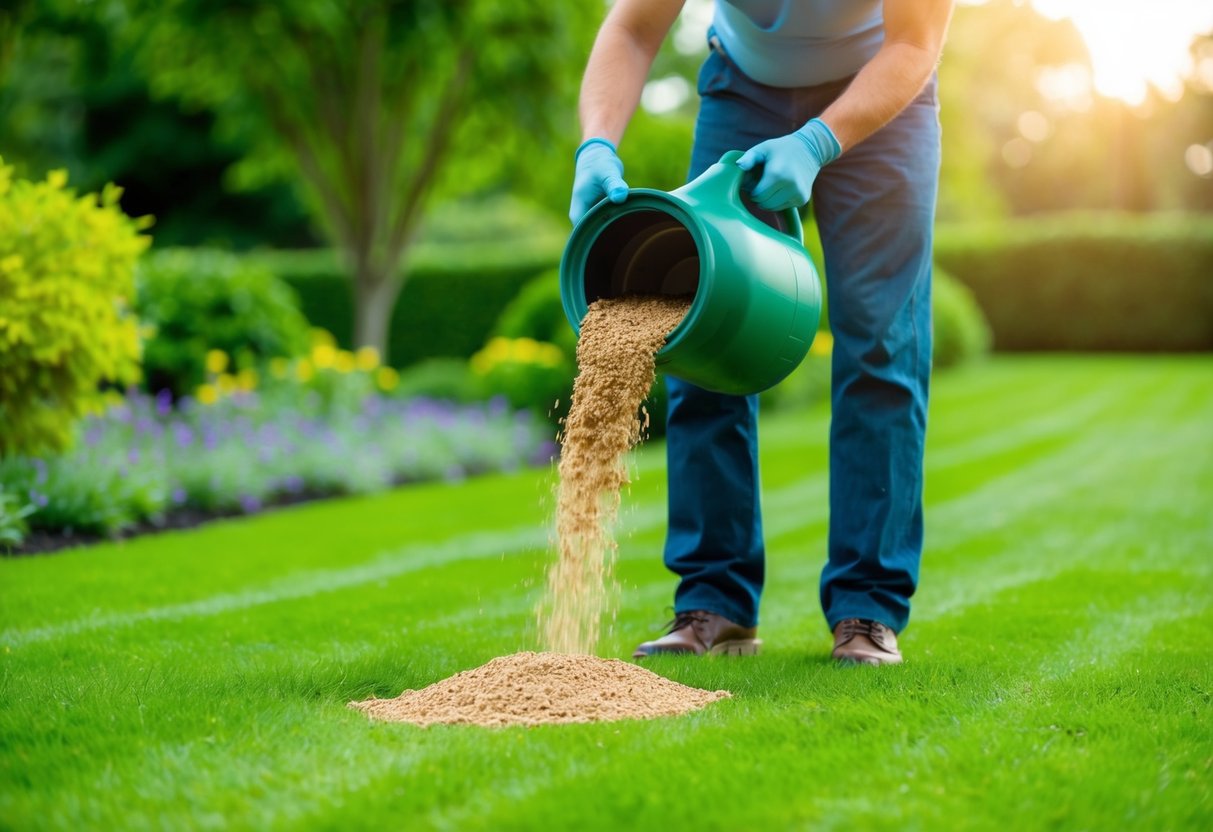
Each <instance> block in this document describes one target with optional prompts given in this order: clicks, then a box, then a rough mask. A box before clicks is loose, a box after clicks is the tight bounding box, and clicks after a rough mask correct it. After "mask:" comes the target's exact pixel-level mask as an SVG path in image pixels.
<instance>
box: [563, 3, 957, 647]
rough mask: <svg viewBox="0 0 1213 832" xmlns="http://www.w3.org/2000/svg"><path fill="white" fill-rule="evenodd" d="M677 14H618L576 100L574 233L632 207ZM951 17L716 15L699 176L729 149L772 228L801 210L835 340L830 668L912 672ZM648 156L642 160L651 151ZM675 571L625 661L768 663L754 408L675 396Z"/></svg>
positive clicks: (837, 9) (705, 82)
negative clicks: (816, 248) (942, 90)
mask: <svg viewBox="0 0 1213 832" xmlns="http://www.w3.org/2000/svg"><path fill="white" fill-rule="evenodd" d="M683 2H684V0H618V2H616V3H615V5H614V6H613V7H612V8H611V10H610V12H609V13H608V14H607V16H606V19H605V21H604V22H603V24H602V27H601V28H600V30H599V32H598V36H597V39H596V40H595V43H594V47H593V49H592V51H591V53H590V58H589V61H588V63H587V66H586V70H585V76H584V79H583V81H582V87H581V96H580V104H579V115H580V119H581V125H582V138H583V142H582V144H581V146H580V147H579V148H578V149H577V153H576V156H575V175H574V184H573V195H572V202H571V205H570V210H569V216H570V219H572V220H573V222H574V223H576V222H577V221H578V220H579V219H580V218H581V217H582V216H583V215H584V214H585V212H587V211H588V210H589V209H590V208H591V207H592V206H593V205H594V204H596V203H597V202H598V201H599V200H601V199H603V198H607V199H610V200H612V201H614V202H622V201H624V200H626V198H627V193H628V186H627V183H626V182H625V180H624V178H623V176H624V169H623V163H622V161H621V160H620V157H619V155H618V148H619V146H620V140H621V138H622V137H623V135H624V131H625V128H626V127H627V124H628V122H629V120H630V119H631V116H632V114H633V113H634V112H635V109H636V106H637V103H638V102H639V99H640V94H641V91H642V89H643V86H644V83H645V79H646V76H647V75H648V72H649V69H650V67H651V65H652V61H653V57H654V55H655V54H656V53H657V50H658V48H659V47H660V46H661V43H662V42H663V41H664V39H665V37H666V36H667V35H668V33H669V30H670V27H671V26H672V25H673V23H674V21H675V19H677V17H678V15H679V13H680V11H681V9H682V6H683ZM952 5H953V4H952V0H883V2H882V0H717V3H716V8H715V12H714V17H713V21H712V25H711V28H710V29H709V31H708V45H709V48H710V51H709V53H708V56H707V60H706V61H705V63H704V64H703V67H702V69H701V71H700V74H699V81H698V92H699V95H700V109H699V116H698V119H697V122H696V126H695V139H694V146H693V148H692V153H691V165H690V173H689V178H694V177H696V176H698V175H699V174H700V173H702V172H703V171H704V170H705V169H706V168H707V167H709V166H710V165H712V164H713V163H715V162H717V161H718V160H719V159H720V157H721V156H722V155H723V154H724V153H725V152H727V151H729V150H733V149H739V150H740V149H744V150H745V151H746V152H745V153H744V154H743V155H742V156H741V157H740V158H739V159H738V160H737V162H736V164H737V165H738V166H739V167H741V168H742V169H744V170H746V171H747V172H748V173H747V174H746V176H747V182H748V187H749V188H750V193H749V197H748V198H749V203H748V204H750V205H752V210H754V212H755V213H756V214H757V215H758V216H759V217H761V218H763V219H764V220H765V221H767V222H768V223H770V224H772V225H773V224H774V222H775V215H774V213H772V212H777V211H780V210H783V209H786V208H789V207H797V208H800V207H803V206H804V205H806V204H807V203H808V202H809V200H810V197H811V198H812V204H813V206H814V213H815V217H816V221H817V227H818V231H819V234H820V237H821V243H822V248H823V252H824V255H825V273H826V288H827V294H828V297H829V301H830V302H829V305H828V307H829V320H830V328H831V331H832V333H833V337H834V349H833V358H832V381H831V387H832V389H831V401H832V415H831V423H830V452H829V465H830V489H829V507H830V527H829V536H828V559H827V563H826V565H825V568H824V569H823V571H822V575H821V586H820V597H821V604H822V609H823V611H824V613H825V618H826V623H827V625H828V627H829V628H830V630H831V631H832V632H833V635H834V649H833V653H832V656H833V657H834V658H835V659H837V660H840V661H844V662H855V663H863V664H871V665H883V664H896V663H899V662H900V661H901V660H902V655H901V652H900V650H899V648H898V645H897V634H898V633H899V632H900V631H901V630H902V629H903V628H904V627H905V626H906V623H907V622H908V620H909V612H910V597H911V595H913V593H914V590H915V588H916V586H917V583H918V575H919V562H920V559H921V554H922V544H923V510H922V476H923V474H922V467H923V446H924V437H925V433H926V418H927V394H928V383H929V378H930V369H931V260H932V258H931V245H932V227H933V223H934V215H935V202H936V191H937V187H938V180H939V158H940V148H939V142H940V131H939V116H938V110H939V108H938V98H937V95H936V85H937V79H936V75H935V69H936V66H937V64H938V62H939V58H940V54H941V51H942V48H943V41H944V36H945V34H946V31H947V27H948V23H949V20H950V18H951V14H952ZM639 152H643V149H641V150H640V151H639ZM667 384H668V387H669V411H668V424H667V433H666V436H667V454H668V476H669V526H668V532H667V536H666V544H665V563H666V566H667V567H668V568H669V569H670V570H671V571H672V572H674V573H675V574H676V575H677V576H678V577H679V579H680V580H679V584H678V588H677V591H676V593H675V605H674V620H673V622H672V623H671V624H669V625H668V632H666V634H665V635H663V636H662V637H660V638H657V639H655V640H653V641H648V642H645V643H643V644H641V645H640V646H639V647H638V648H637V649H636V652H635V657H636V658H644V657H646V656H651V655H654V654H658V653H687V654H698V655H702V654H705V653H715V654H736V655H747V654H751V653H755V652H757V651H758V648H759V645H760V643H761V642H760V641H759V639H758V630H757V627H758V606H759V598H760V596H761V593H762V588H763V579H764V559H765V549H764V542H763V535H762V515H761V508H760V505H759V479H758V477H759V474H758V435H757V416H758V397H757V396H731V395H724V394H719V393H713V392H710V391H707V390H704V389H701V388H698V387H695V386H694V385H691V384H689V383H687V382H685V381H682V380H680V379H677V378H673V377H670V378H669V379H668V380H667Z"/></svg>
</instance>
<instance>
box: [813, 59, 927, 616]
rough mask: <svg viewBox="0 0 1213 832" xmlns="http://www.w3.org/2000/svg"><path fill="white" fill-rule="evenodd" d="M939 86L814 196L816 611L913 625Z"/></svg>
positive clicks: (847, 158)
mask: <svg viewBox="0 0 1213 832" xmlns="http://www.w3.org/2000/svg"><path fill="white" fill-rule="evenodd" d="M938 178H939V121H938V114H937V105H936V96H935V82H934V80H932V81H931V83H930V84H929V85H928V87H927V89H926V90H925V91H924V92H923V93H922V94H921V95H920V96H919V97H918V98H917V99H916V100H915V101H914V103H912V104H911V105H910V106H909V108H907V109H906V110H905V111H903V112H902V113H901V114H900V115H899V116H898V117H897V118H896V119H894V120H893V121H892V122H890V123H889V124H888V125H886V126H885V127H884V128H882V129H881V130H880V131H879V132H877V133H876V134H874V135H873V136H871V137H869V138H868V139H866V140H865V141H863V142H861V143H860V144H858V145H856V146H855V147H853V148H851V149H850V150H848V151H847V152H846V153H844V154H843V155H842V156H841V157H840V158H839V159H838V160H837V161H835V162H834V163H832V164H830V165H828V166H827V167H826V168H824V169H823V170H822V172H821V175H820V176H819V177H818V179H817V182H816V185H815V188H814V196H813V204H814V206H815V210H816V214H817V222H818V228H819V230H820V233H821V238H822V246H823V249H824V252H825V260H826V275H827V284H828V289H829V314H830V326H831V329H832V331H833V335H834V358H833V417H832V422H831V427H830V535H829V562H828V564H827V565H826V567H825V569H824V571H823V572H822V576H821V603H822V609H823V610H824V612H825V616H826V620H827V622H828V623H829V626H830V628H831V629H834V628H835V627H836V626H837V625H838V623H839V622H841V621H843V620H845V619H851V618H859V619H867V620H872V621H876V622H879V623H881V624H884V625H885V626H887V627H889V628H891V629H892V630H893V631H894V632H897V631H900V630H901V629H902V628H904V627H905V625H906V623H907V621H908V619H909V613H910V596H911V595H912V594H913V593H914V589H915V587H916V585H917V582H918V567H919V560H920V558H921V554H922V534H923V519H922V456H923V446H924V438H925V432H926V418H927V392H928V382H929V378H930V371H931V242H932V228H933V224H934V218H935V196H936V190H937V184H938Z"/></svg>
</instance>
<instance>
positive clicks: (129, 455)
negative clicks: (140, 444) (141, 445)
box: [126, 448, 139, 465]
mask: <svg viewBox="0 0 1213 832" xmlns="http://www.w3.org/2000/svg"><path fill="white" fill-rule="evenodd" d="M126 461H127V462H129V463H130V464H131V465H138V464H139V449H138V448H131V449H130V450H129V451H127V452H126Z"/></svg>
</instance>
